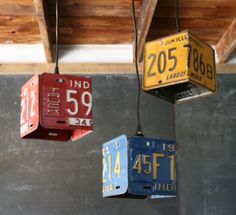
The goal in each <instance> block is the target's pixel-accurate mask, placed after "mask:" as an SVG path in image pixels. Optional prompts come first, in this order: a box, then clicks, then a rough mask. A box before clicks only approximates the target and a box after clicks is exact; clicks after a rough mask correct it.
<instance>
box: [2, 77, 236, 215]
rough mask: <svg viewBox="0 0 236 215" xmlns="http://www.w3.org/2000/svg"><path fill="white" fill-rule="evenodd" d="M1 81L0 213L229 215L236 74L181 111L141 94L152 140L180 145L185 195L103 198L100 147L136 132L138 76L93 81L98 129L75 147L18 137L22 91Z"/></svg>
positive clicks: (15, 80)
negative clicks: (210, 95) (168, 140)
mask: <svg viewBox="0 0 236 215" xmlns="http://www.w3.org/2000/svg"><path fill="white" fill-rule="evenodd" d="M28 78H29V76H27V77H26V76H17V77H14V76H10V77H7V76H5V77H4V76H1V77H0V99H1V100H0V129H1V133H0V215H20V214H24V215H65V214H68V215H75V214H81V215H86V214H88V215H93V214H94V215H95V214H96V215H99V214H102V215H103V214H104V215H106V214H107V215H113V214H114V215H118V214H119V215H120V214H145V215H146V214H147V215H152V214H153V215H154V214H155V215H185V214H186V215H190V214H191V215H195V214H196V215H202V214H205V215H211V214H212V215H213V214H214V215H218V214H219V215H223V214H224V215H231V214H235V211H236V206H235V204H234V198H233V197H234V196H233V194H234V192H235V191H236V185H235V181H236V171H235V170H236V156H235V155H236V146H235V143H234V142H235V140H236V132H235V130H236V128H235V120H236V108H235V103H236V88H235V83H236V76H235V75H234V76H233V75H232V76H226V75H225V76H220V77H219V93H218V95H217V96H215V97H207V98H202V99H200V100H196V101H191V102H188V103H185V104H180V105H177V106H176V108H175V109H176V119H174V107H173V105H171V104H169V103H167V102H165V101H161V100H159V99H157V98H154V97H152V96H150V95H147V94H143V95H142V99H143V100H142V123H143V130H144V133H145V135H146V136H149V137H157V138H169V139H174V137H175V131H174V121H176V133H177V142H178V150H179V151H178V167H179V168H178V169H179V170H178V173H179V177H178V183H179V197H178V198H174V199H161V200H150V199H145V200H132V199H131V200H128V199H103V198H102V193H101V187H102V184H101V147H102V143H103V142H105V141H107V140H110V139H111V138H113V137H116V136H118V135H120V134H123V133H126V134H128V135H129V136H131V135H133V134H134V132H135V129H136V119H135V117H136V114H135V112H134V111H135V105H136V104H135V96H136V80H135V76H126V77H124V76H123V77H114V76H106V77H105V76H98V77H94V79H93V101H94V125H95V127H94V132H93V133H92V134H90V135H89V136H87V137H85V138H84V139H82V140H81V141H78V142H76V143H72V142H47V141H33V140H21V139H20V138H19V111H20V107H19V106H20V100H19V97H20V93H19V92H20V87H21V85H22V84H23V83H24V82H25V81H26V80H27V79H28Z"/></svg>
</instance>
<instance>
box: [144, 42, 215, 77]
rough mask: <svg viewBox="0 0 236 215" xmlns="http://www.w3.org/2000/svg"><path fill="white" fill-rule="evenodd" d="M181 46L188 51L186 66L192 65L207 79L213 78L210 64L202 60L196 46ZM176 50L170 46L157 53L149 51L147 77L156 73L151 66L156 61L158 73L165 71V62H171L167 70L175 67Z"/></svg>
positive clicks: (176, 61) (201, 55)
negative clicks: (166, 49)
mask: <svg viewBox="0 0 236 215" xmlns="http://www.w3.org/2000/svg"><path fill="white" fill-rule="evenodd" d="M183 48H186V49H187V51H188V61H187V62H188V67H189V68H190V65H193V69H194V71H195V72H196V73H199V72H200V73H201V75H206V76H207V78H208V79H210V80H212V79H213V68H212V65H210V64H208V63H207V64H206V63H205V62H204V60H203V54H202V53H200V54H199V52H198V50H197V49H196V48H194V49H193V48H192V46H191V45H189V44H185V45H183ZM175 52H176V47H175V48H170V49H168V51H167V52H166V51H161V52H160V53H159V54H158V55H156V54H154V53H151V54H149V55H148V57H147V58H148V60H150V61H151V63H150V66H149V68H148V70H147V77H152V76H155V75H156V72H155V70H154V71H153V67H154V66H155V62H157V71H158V73H159V74H162V73H164V72H166V70H167V63H169V62H172V66H171V67H169V68H168V72H172V71H174V70H175V69H176V66H177V64H178V63H179V62H178V59H177V57H176V56H175V55H174V53H175Z"/></svg>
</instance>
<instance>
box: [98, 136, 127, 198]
mask: <svg viewBox="0 0 236 215" xmlns="http://www.w3.org/2000/svg"><path fill="white" fill-rule="evenodd" d="M102 154H103V161H102V163H103V172H102V180H103V196H104V197H106V196H111V195H120V194H124V193H125V192H126V191H127V188H128V159H127V156H128V140H127V137H126V136H125V135H122V136H119V137H117V138H115V139H113V140H111V141H109V142H107V143H104V144H103V149H102Z"/></svg>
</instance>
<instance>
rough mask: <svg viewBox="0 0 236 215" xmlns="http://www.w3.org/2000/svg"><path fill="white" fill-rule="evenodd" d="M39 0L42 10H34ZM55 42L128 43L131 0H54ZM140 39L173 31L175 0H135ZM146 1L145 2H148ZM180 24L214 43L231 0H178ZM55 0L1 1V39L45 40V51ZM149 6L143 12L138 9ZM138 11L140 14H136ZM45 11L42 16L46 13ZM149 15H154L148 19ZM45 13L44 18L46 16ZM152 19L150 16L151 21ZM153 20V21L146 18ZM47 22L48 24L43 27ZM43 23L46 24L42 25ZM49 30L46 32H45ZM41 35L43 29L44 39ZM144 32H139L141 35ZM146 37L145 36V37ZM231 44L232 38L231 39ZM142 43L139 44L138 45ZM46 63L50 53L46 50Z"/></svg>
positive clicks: (234, 11) (234, 13) (231, 13)
mask: <svg viewBox="0 0 236 215" xmlns="http://www.w3.org/2000/svg"><path fill="white" fill-rule="evenodd" d="M40 2H41V3H42V2H44V10H46V11H44V12H45V14H44V13H43V14H42V13H37V7H39V5H37V4H39V3H40ZM59 2H60V8H59V10H60V17H61V18H60V44H71V45H72V44H131V43H132V42H133V25H132V17H131V2H132V1H131V0H59ZM135 4H136V14H137V19H139V21H140V16H142V17H141V18H142V19H144V20H145V19H146V18H147V19H148V16H150V13H152V10H153V7H155V6H156V5H157V7H156V10H155V12H154V15H153V14H151V17H149V20H146V22H145V24H146V25H147V26H148V27H149V22H150V23H151V26H150V28H149V29H147V28H145V26H144V25H143V23H142V22H141V21H142V20H141V21H140V23H141V25H142V26H140V31H147V33H148V34H147V33H146V34H147V35H146V34H145V32H144V34H143V35H144V36H142V38H140V40H141V39H142V40H145V39H146V41H149V40H153V39H157V38H159V37H162V36H166V35H168V34H172V33H175V31H176V26H175V0H158V1H157V0H156V1H155V0H150V1H148V0H146V1H145V0H135ZM144 4H145V5H144ZM147 4H149V5H147ZM179 7H180V8H179V17H180V27H181V29H182V30H185V29H189V30H190V31H191V32H193V33H194V34H195V35H196V36H198V37H199V38H200V39H202V40H204V41H205V42H207V43H210V44H211V45H216V44H217V43H218V41H220V39H221V37H222V36H223V35H224V33H225V32H226V31H227V29H228V28H229V26H230V25H231V23H232V22H233V20H234V19H235V17H236V1H235V0H179ZM54 8H55V0H47V1H46V0H44V1H42V0H41V1H40V0H0V43H1V44H19V43H20V44H21V43H24V44H37V43H42V42H43V43H44V44H45V47H47V48H48V49H50V36H51V38H52V39H53V38H54V36H53V35H54V29H55V28H54V26H55V11H54V10H55V9H54ZM147 8H149V10H148V12H146V11H143V10H145V9H147ZM140 14H141V15H140ZM142 14H144V17H143V15H142ZM46 15H47V16H46ZM152 15H153V17H152ZM47 17H49V18H47ZM152 18H153V19H152ZM150 20H152V22H151V21H150ZM47 25H49V26H47ZM47 27H48V28H47ZM47 31H48V32H47ZM45 33H46V34H47V33H48V38H47V36H46V37H45ZM142 33H143V32H141V34H142ZM146 36H147V38H146ZM233 43H235V39H234V41H233ZM142 46H143V43H142V42H141V47H140V49H142ZM47 55H48V56H47V58H48V60H49V61H50V56H49V55H50V54H47Z"/></svg>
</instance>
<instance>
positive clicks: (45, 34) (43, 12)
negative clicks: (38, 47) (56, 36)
mask: <svg viewBox="0 0 236 215" xmlns="http://www.w3.org/2000/svg"><path fill="white" fill-rule="evenodd" d="M34 6H35V16H36V19H37V21H38V25H39V30H40V35H41V40H42V42H43V47H44V52H45V56H46V59H47V62H48V63H51V62H52V61H53V51H52V43H51V33H50V24H49V16H48V14H47V5H46V2H45V1H44V0H34Z"/></svg>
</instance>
